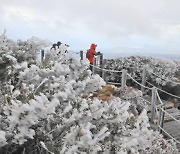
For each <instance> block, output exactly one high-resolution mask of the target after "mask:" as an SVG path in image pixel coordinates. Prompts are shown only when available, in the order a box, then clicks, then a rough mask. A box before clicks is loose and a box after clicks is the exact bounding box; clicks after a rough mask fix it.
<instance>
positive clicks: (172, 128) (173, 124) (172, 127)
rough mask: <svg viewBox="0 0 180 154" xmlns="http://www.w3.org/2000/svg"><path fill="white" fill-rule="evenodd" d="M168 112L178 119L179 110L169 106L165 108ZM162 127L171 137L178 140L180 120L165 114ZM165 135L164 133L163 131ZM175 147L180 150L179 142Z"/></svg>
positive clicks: (179, 136)
mask: <svg viewBox="0 0 180 154" xmlns="http://www.w3.org/2000/svg"><path fill="white" fill-rule="evenodd" d="M166 111H167V112H168V113H169V114H171V115H172V116H173V117H175V118H176V119H177V120H180V110H178V109H177V108H171V109H167V110H166ZM163 128H164V130H165V131H166V132H168V133H169V134H170V135H171V136H172V137H173V138H175V139H176V140H177V141H179V142H180V121H179V122H178V121H175V120H173V119H172V118H171V117H170V116H168V114H165V117H164V125H163ZM163 134H164V135H165V136H167V135H166V134H165V133H163ZM177 148H178V150H179V151H180V144H177Z"/></svg>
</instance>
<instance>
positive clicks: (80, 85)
mask: <svg viewBox="0 0 180 154" xmlns="http://www.w3.org/2000/svg"><path fill="white" fill-rule="evenodd" d="M35 42H36V43H37V46H36V47H39V46H38V44H39V42H38V41H35ZM14 44H15V46H17V44H18V42H17V43H16V42H14ZM28 49H29V48H28ZM28 49H27V51H25V52H29V50H30V49H29V50H28ZM37 49H39V48H37ZM7 51H9V50H7ZM63 51H65V50H62V51H59V50H51V51H49V52H48V53H47V55H46V58H45V60H44V62H43V64H41V65H39V64H38V63H36V61H34V63H29V61H28V60H26V58H24V57H22V61H18V60H17V57H16V56H15V55H12V54H11V52H9V53H8V55H11V59H13V60H14V61H13V64H12V65H11V67H9V68H8V71H9V72H10V75H11V76H12V77H13V76H14V78H4V81H6V84H4V86H3V87H2V86H1V89H2V90H1V93H0V94H1V95H0V105H1V106H0V109H1V110H0V122H1V125H0V143H1V144H0V153H7V154H10V153H13V152H17V153H27V154H36V153H37V154H38V153H45V152H49V153H55V154H56V153H57V154H58V153H60V154H72V153H74V154H86V153H87V154H88V153H89V154H93V153H94V154H97V153H104V154H108V153H119V154H122V153H125V154H128V153H132V154H134V153H137V154H138V153H139V154H143V153H147V154H148V153H153V152H154V153H156V152H157V151H158V152H159V153H169V154H176V153H177V150H176V148H175V147H174V146H173V143H171V142H167V141H166V140H164V139H163V137H162V135H160V134H159V133H157V132H154V131H152V130H150V126H149V122H148V117H147V114H146V110H145V109H144V106H142V108H141V109H140V110H138V109H139V107H138V106H139V104H141V103H142V102H140V103H138V102H137V101H138V100H139V99H138V98H139V97H141V96H142V95H141V93H139V92H138V91H135V92H134V91H131V93H130V92H128V95H127V96H125V94H126V93H125V94H124V95H121V93H122V92H123V89H120V90H118V91H119V93H117V94H116V96H112V97H111V99H109V100H108V101H102V100H100V99H98V97H96V96H95V95H94V93H95V92H97V91H98V90H100V89H101V88H102V87H103V86H104V85H105V82H104V80H103V79H102V78H101V77H99V75H92V73H91V71H90V70H89V69H88V68H89V62H88V61H87V60H85V61H81V60H80V59H73V58H71V56H70V55H69V54H68V53H64V52H63ZM26 54H27V55H28V53H26ZM26 54H24V55H26ZM25 57H26V56H25ZM14 80H15V81H14ZM134 100H135V101H136V106H135V108H131V107H132V106H133V105H132V104H133V101H134ZM134 109H137V111H136V110H135V111H136V112H137V113H136V112H134ZM154 144H155V145H156V146H154ZM165 145H166V146H165Z"/></svg>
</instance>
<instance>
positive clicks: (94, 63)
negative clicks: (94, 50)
mask: <svg viewBox="0 0 180 154" xmlns="http://www.w3.org/2000/svg"><path fill="white" fill-rule="evenodd" d="M94 66H96V57H94V59H93V66H92V67H93V68H92V73H93V74H95V67H94Z"/></svg>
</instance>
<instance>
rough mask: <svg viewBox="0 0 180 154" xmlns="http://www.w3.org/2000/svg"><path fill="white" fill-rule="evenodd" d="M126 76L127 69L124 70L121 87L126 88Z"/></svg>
mask: <svg viewBox="0 0 180 154" xmlns="http://www.w3.org/2000/svg"><path fill="white" fill-rule="evenodd" d="M126 77H127V71H126V70H125V69H123V70H122V78H121V87H122V88H124V87H125V86H126Z"/></svg>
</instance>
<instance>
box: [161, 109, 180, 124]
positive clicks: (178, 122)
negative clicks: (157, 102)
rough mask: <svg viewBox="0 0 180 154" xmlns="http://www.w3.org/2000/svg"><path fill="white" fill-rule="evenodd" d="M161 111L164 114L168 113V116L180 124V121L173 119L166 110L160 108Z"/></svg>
mask: <svg viewBox="0 0 180 154" xmlns="http://www.w3.org/2000/svg"><path fill="white" fill-rule="evenodd" d="M160 110H162V111H163V112H164V113H166V114H167V115H168V116H170V117H171V118H172V119H173V120H175V121H176V122H178V123H180V121H179V120H178V119H176V118H175V117H173V116H172V115H171V114H170V113H168V112H167V111H166V110H164V109H163V108H160Z"/></svg>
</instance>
